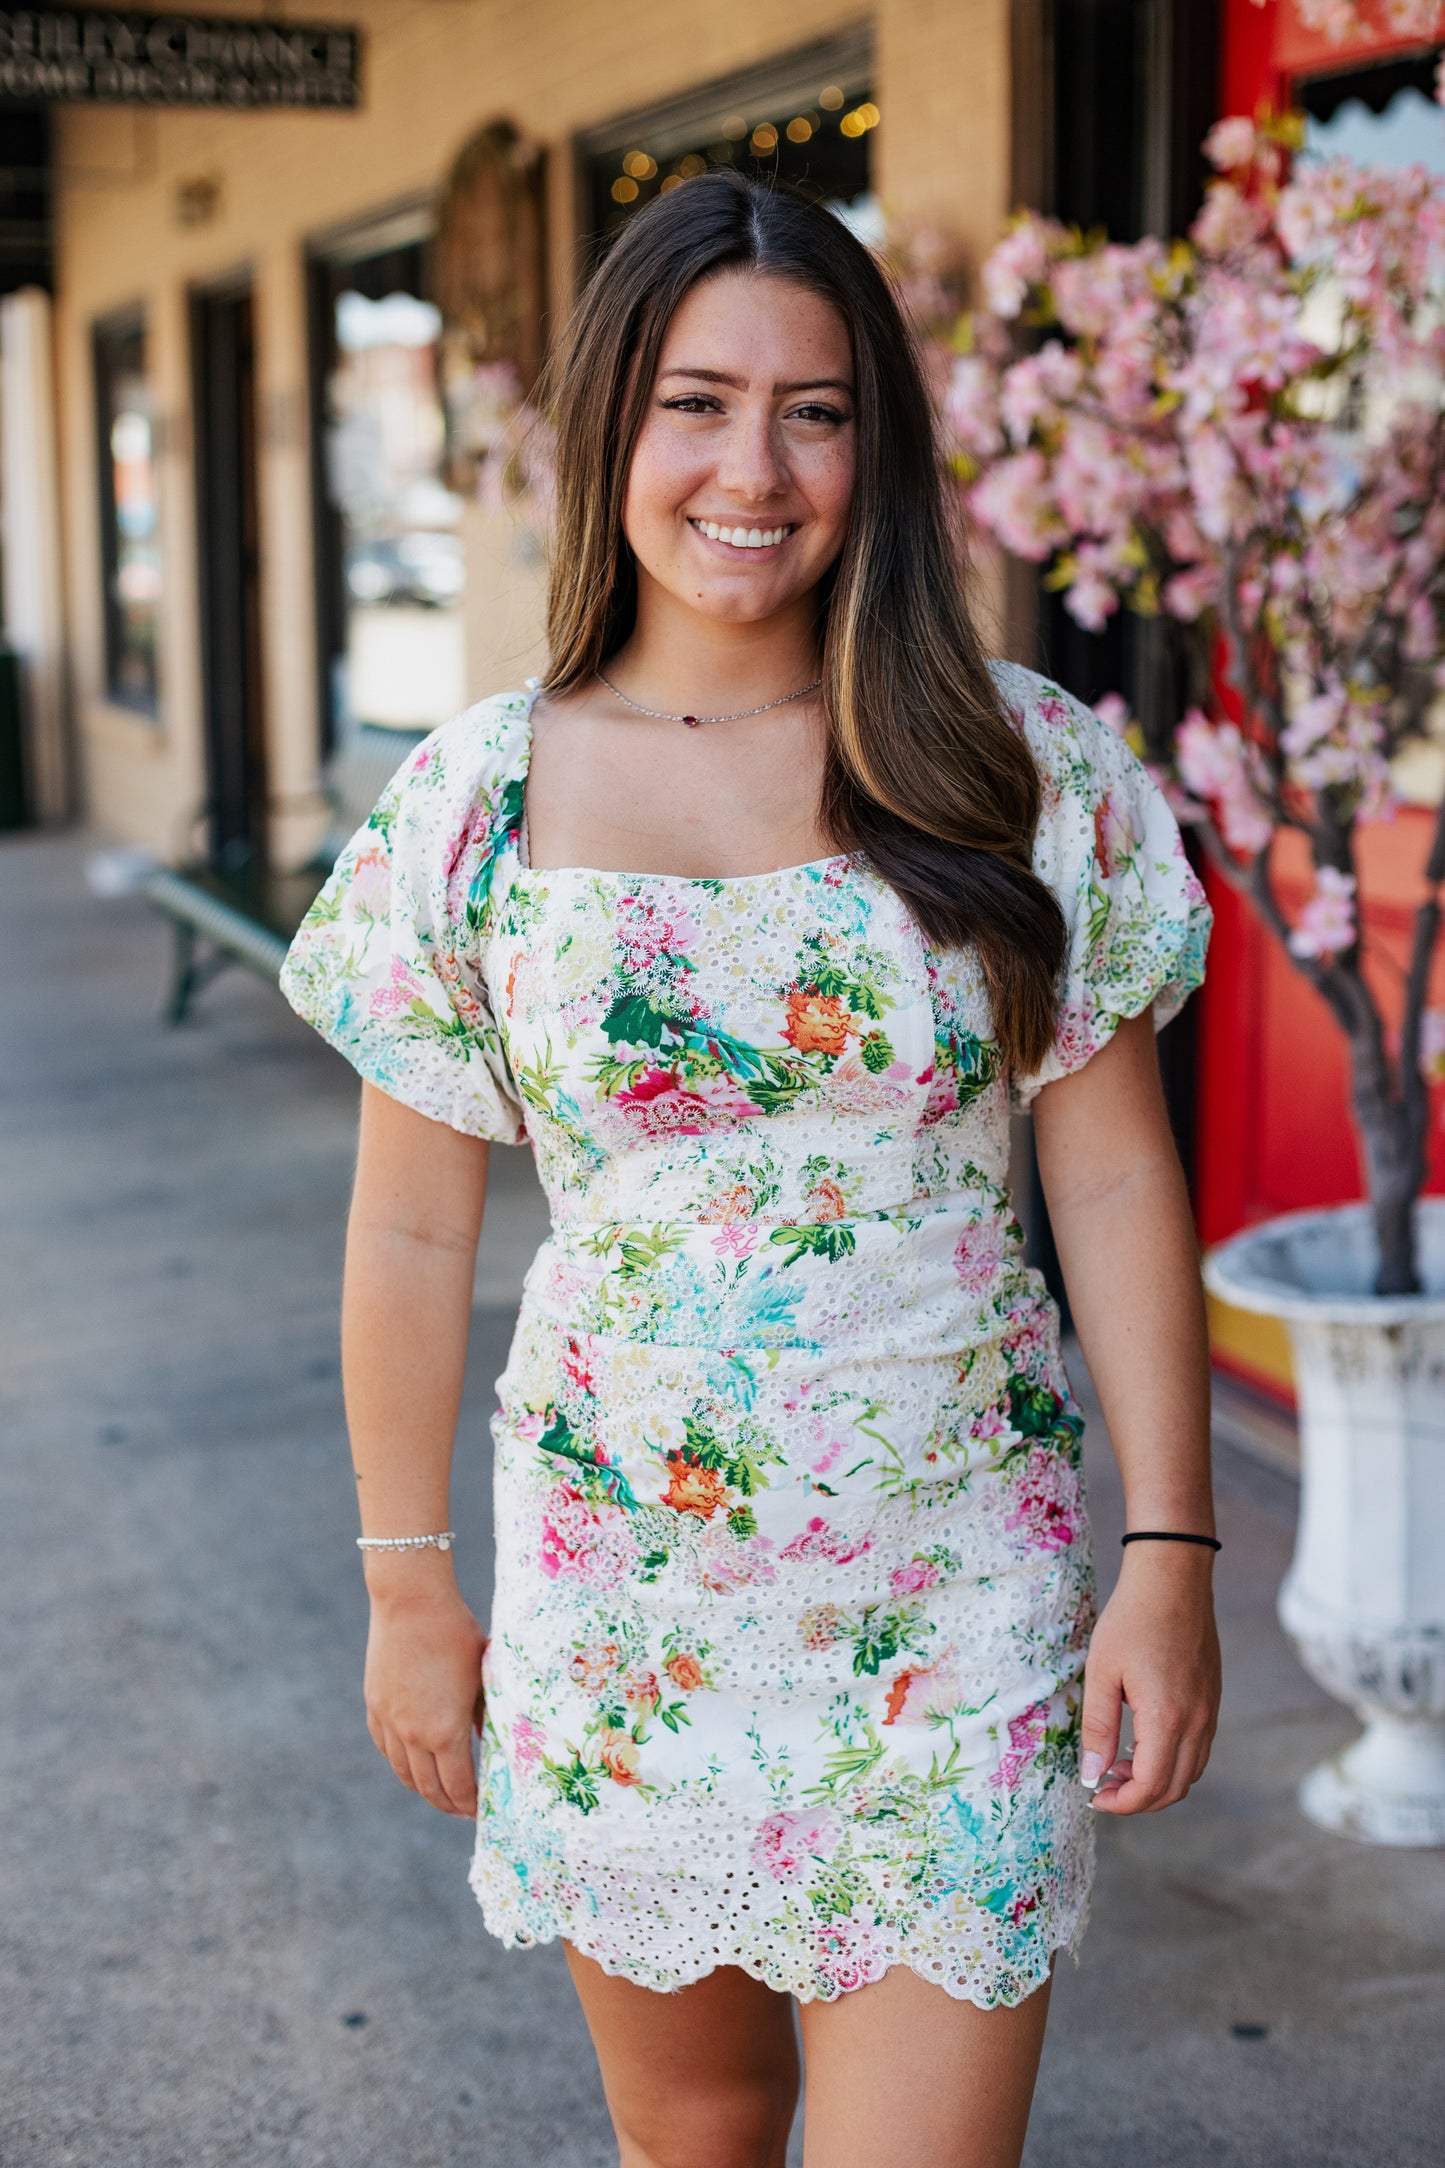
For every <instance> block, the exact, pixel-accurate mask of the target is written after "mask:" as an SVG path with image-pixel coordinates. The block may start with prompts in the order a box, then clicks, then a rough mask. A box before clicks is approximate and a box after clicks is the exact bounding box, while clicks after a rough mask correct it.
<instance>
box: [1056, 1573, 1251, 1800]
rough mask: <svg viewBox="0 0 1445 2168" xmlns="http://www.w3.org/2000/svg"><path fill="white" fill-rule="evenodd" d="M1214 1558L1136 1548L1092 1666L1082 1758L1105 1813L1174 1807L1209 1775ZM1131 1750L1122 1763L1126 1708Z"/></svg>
mask: <svg viewBox="0 0 1445 2168" xmlns="http://www.w3.org/2000/svg"><path fill="white" fill-rule="evenodd" d="M1213 1564H1214V1554H1213V1552H1211V1551H1206V1550H1203V1549H1196V1548H1195V1547H1194V1546H1193V1545H1187V1544H1182V1543H1137V1544H1130V1546H1129V1547H1128V1549H1127V1550H1126V1551H1125V1553H1124V1564H1123V1566H1122V1568H1121V1570H1120V1574H1119V1580H1118V1584H1117V1586H1116V1587H1115V1590H1114V1593H1113V1595H1112V1596H1111V1597H1110V1598H1109V1601H1108V1602H1107V1604H1106V1605H1105V1606H1104V1610H1103V1614H1102V1616H1101V1617H1100V1619H1099V1623H1098V1625H1097V1626H1096V1627H1095V1629H1094V1636H1093V1640H1092V1641H1091V1642H1090V1644H1089V1657H1088V1663H1087V1665H1086V1666H1085V1670H1084V1719H1083V1764H1082V1768H1081V1771H1080V1774H1081V1776H1082V1778H1083V1781H1084V1784H1085V1786H1086V1788H1088V1789H1090V1790H1092V1789H1093V1786H1094V1784H1097V1785H1098V1789H1097V1790H1096V1791H1094V1805H1095V1807H1096V1808H1097V1809H1098V1811H1099V1813H1100V1814H1152V1813H1153V1812H1155V1811H1156V1809H1158V1808H1159V1807H1172V1806H1174V1805H1175V1804H1176V1802H1177V1801H1178V1800H1181V1799H1182V1798H1183V1797H1184V1794H1185V1793H1186V1792H1187V1791H1188V1789H1189V1787H1190V1785H1191V1784H1193V1783H1195V1782H1197V1780H1198V1779H1199V1777H1201V1776H1202V1775H1203V1773H1204V1765H1205V1763H1206V1762H1207V1761H1208V1759H1209V1747H1210V1742H1211V1740H1212V1739H1213V1737H1214V1727H1215V1725H1216V1724H1217V1723H1218V1721H1219V1636H1218V1634H1217V1633H1216V1631H1215V1626H1214V1597H1213V1591H1212V1587H1211V1573H1212V1568H1213ZM1125 1702H1127V1703H1128V1704H1129V1708H1130V1711H1131V1712H1132V1715H1133V1718H1134V1751H1133V1754H1132V1756H1126V1757H1124V1758H1123V1759H1122V1760H1120V1759H1117V1758H1116V1757H1117V1756H1118V1753H1119V1727H1120V1720H1121V1715H1122V1708H1123V1704H1124V1703H1125Z"/></svg>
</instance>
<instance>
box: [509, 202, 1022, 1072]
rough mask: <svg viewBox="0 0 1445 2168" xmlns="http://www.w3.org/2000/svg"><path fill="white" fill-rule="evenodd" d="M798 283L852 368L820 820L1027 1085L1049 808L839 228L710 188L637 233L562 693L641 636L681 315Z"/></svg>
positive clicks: (579, 523) (644, 222)
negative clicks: (669, 344)
mask: <svg viewBox="0 0 1445 2168" xmlns="http://www.w3.org/2000/svg"><path fill="white" fill-rule="evenodd" d="M733 270H739V271H753V272H760V273H766V274H767V275H768V276H770V277H773V278H784V279H790V280H792V281H793V282H794V283H795V284H796V285H799V286H802V287H806V288H807V289H808V290H809V291H810V292H812V293H815V294H818V295H819V296H821V298H822V299H823V300H825V301H827V302H829V303H831V305H832V306H833V307H834V308H835V309H836V310H837V311H838V313H839V315H840V316H841V317H842V318H843V321H844V323H845V324H846V325H847V327H848V332H849V337H850V339H851V341H852V347H853V367H854V373H855V379H856V384H855V413H856V426H857V464H856V478H855V482H854V490H853V501H852V506H851V510H850V514H849V521H848V530H847V535H846V537H845V540H844V543H843V547H842V551H841V553H840V555H839V557H838V560H837V562H836V564H835V565H834V567H833V569H832V571H831V573H830V575H829V576H828V578H827V579H826V580H825V582H824V585H823V591H822V592H821V594H820V597H819V602H820V611H821V623H820V634H821V646H822V672H823V701H824V708H825V713H826V716H827V723H828V749H827V758H826V765H825V770H824V780H823V796H822V805H821V808H820V814H821V819H822V824H823V827H824V830H825V832H826V834H827V836H828V838H829V841H830V842H831V843H832V844H833V845H834V846H835V847H836V848H838V849H841V850H847V851H856V852H858V853H859V854H860V855H862V856H863V857H866V858H867V860H868V861H869V862H870V863H871V864H872V865H873V867H874V868H875V869H876V870H877V872H878V873H879V874H881V876H882V877H883V879H884V880H886V881H887V882H888V883H889V884H890V885H891V886H892V887H893V888H894V889H895V890H896V891H897V893H898V894H899V895H900V896H901V897H902V899H903V901H904V902H905V903H906V904H907V906H908V908H909V910H910V911H911V912H912V914H913V916H914V918H915V919H916V920H917V922H918V924H919V925H920V926H921V927H922V929H923V931H924V933H925V935H926V936H927V938H928V940H929V941H930V942H931V943H932V945H933V946H934V947H935V948H952V947H960V946H962V945H963V944H965V943H970V942H971V943H972V944H973V946H974V947H975V949H976V950H977V952H978V955H979V959H980V961H981V963H982V966H983V970H984V974H985V977H986V979H987V983H988V990H989V994H990V997H991V1001H992V1007H993V1017H994V1030H995V1033H996V1035H997V1037H998V1040H999V1044H1000V1047H1001V1049H1002V1051H1003V1053H1004V1056H1005V1058H1006V1059H1007V1060H1008V1061H1009V1062H1010V1063H1011V1064H1012V1065H1013V1066H1014V1067H1016V1068H1020V1069H1031V1068H1035V1067H1037V1065H1038V1063H1039V1062H1040V1061H1041V1059H1042V1058H1043V1055H1044V1052H1045V1049H1046V1048H1047V1046H1048V1044H1049V1041H1050V1038H1051V1037H1052V1033H1053V1028H1054V1003H1055V986H1056V981H1057V977H1058V973H1059V969H1060V966H1061V964H1062V961H1063V953H1064V938H1065V936H1064V921H1063V916H1062V913H1061V912H1060V910H1059V906H1058V903H1057V901H1056V900H1055V898H1054V895H1053V893H1052V891H1051V890H1050V889H1048V888H1047V887H1046V886H1045V885H1044V883H1043V882H1042V881H1040V880H1039V879H1038V878H1037V877H1036V876H1035V875H1034V873H1033V872H1032V871H1031V869H1030V856H1031V850H1032V844H1033V836H1034V829H1035V827H1036V825H1037V822H1038V817H1039V804H1040V784H1039V776H1038V771H1037V769H1036V768H1035V766H1034V763H1033V760H1032V758H1031V756H1030V754H1029V751H1028V748H1027V746H1026V745H1025V744H1024V743H1023V741H1022V740H1021V739H1020V737H1019V736H1018V735H1017V734H1016V732H1015V731H1014V729H1013V728H1012V726H1011V724H1010V722H1009V720H1008V717H1007V715H1006V713H1005V711H1004V708H1003V704H1002V702H1001V700H1000V697H999V694H998V692H997V690H996V688H995V686H994V683H993V679H992V677H991V676H990V673H989V670H988V667H987V664H986V663H985V661H984V656H983V651H982V649H981V647H980V645H979V641H978V636H977V634H976V633H975V631H974V629H973V625H972V623H971V622H970V619H969V616H968V612H967V609H966V608H965V605H964V601H963V592H962V579H961V564H960V554H959V542H958V537H957V535H956V534H955V532H954V531H953V526H952V523H951V521H950V517H949V509H948V497H947V495H946V492H945V485H944V479H943V471H942V467H941V463H940V458H939V451H938V440H937V435H936V431H935V427H934V420H933V412H932V408H931V405H930V402H929V396H928V391H927V388H926V385H925V382H924V378H923V372H922V369H921V367H920V364H919V359H918V354H917V351H916V348H915V346H914V343H913V340H912V337H911V335H910V333H909V331H908V328H907V326H906V324H905V322H904V318H903V315H902V313H901V311H900V309H899V307H898V304H897V302H896V300H895V299H894V296H893V293H892V290H891V288H890V287H889V284H888V281H887V279H886V278H885V277H884V275H883V273H882V272H881V271H880V269H879V267H878V265H877V263H876V262H875V261H874V259H873V257H872V256H871V255H870V254H869V253H868V251H867V249H866V248H864V247H863V246H862V245H861V243H859V242H858V241H857V240H855V239H854V237H853V235H852V234H850V233H849V232H848V230H847V229H846V227H844V226H843V225H842V223H841V222H840V221H839V220H838V219H836V218H834V217H833V216H832V214H831V213H830V212H828V211H825V210H822V209H820V208H818V207H817V206H815V205H813V204H810V203H808V202H806V201H805V200H804V199H803V198H802V197H800V196H796V195H794V194H792V193H791V192H790V191H789V190H787V189H785V188H770V187H760V186H758V185H757V184H756V183H754V182H749V181H745V180H744V179H742V177H741V176H740V175H738V174H734V173H729V172H713V173H708V174H702V175H699V176H698V178H697V179H696V180H692V181H689V182H687V183H686V184H685V186H683V187H681V188H677V189H672V190H670V191H669V192H668V193H667V194H666V195H664V196H659V197H657V198H656V199H655V200H654V201H653V202H652V203H651V204H649V205H648V207H647V208H646V210H644V211H641V212H639V213H638V214H637V216H636V217H635V218H633V219H632V220H630V221H629V223H628V224H627V226H626V227H625V228H624V229H623V231H622V233H621V234H620V236H619V237H618V239H617V240H616V242H615V243H614V244H613V246H612V248H611V250H610V252H609V253H608V254H607V256H605V257H604V258H603V260H602V262H601V263H600V264H599V266H598V267H597V269H596V270H595V272H594V273H593V275H592V277H591V279H590V280H589V281H588V284H587V287H586V289H585V291H584V293H583V295H582V297H581V300H580V301H579V303H578V306H577V309H576V311H575V313H574V315H573V318H572V321H571V324H570V327H569V331H568V336H567V339H566V341H565V343H564V346H563V348H562V350H561V352H560V354H559V356H558V358H557V363H556V365H555V367H554V370H553V372H552V381H551V392H550V398H549V404H550V406H551V408H552V411H553V412H554V414H555V416H556V421H557V534H558V538H559V544H558V547H557V550H556V553H555V558H554V563H553V569H552V585H551V595H550V599H549V606H548V633H549V637H550V643H551V657H552V659H551V667H550V670H549V672H548V676H547V679H546V684H547V689H548V690H549V691H551V692H557V693H561V692H566V691H569V690H570V689H572V688H573V687H576V686H579V685H582V684H585V683H586V682H587V681H588V680H590V679H591V678H592V677H593V676H594V675H595V673H596V672H597V670H598V669H599V668H600V667H601V666H603V665H604V664H605V663H606V661H607V658H608V656H609V655H611V654H613V653H615V652H616V650H617V649H618V648H619V647H620V646H621V645H622V644H623V642H624V641H625V640H626V639H627V637H628V635H629V634H630V633H631V631H632V627H633V622H634V619H635V616H636V610H637V575H636V568H635V565H634V563H633V558H632V551H631V549H630V548H629V546H628V543H627V539H626V536H625V535H624V533H623V529H622V510H623V499H624V495H625V491H626V486H627V473H628V468H629V466H630V464H631V460H632V453H633V448H634V446H635V444H636V442H637V437H638V432H639V430H640V428H641V426H642V419H643V415H644V413H645V411H646V408H647V402H648V399H649V397H650V395H651V391H652V385H653V381H654V378H655V376H656V373H657V363H658V356H659V353H660V350H661V346H662V340H663V335H664V333H665V332H666V329H667V326H668V323H669V322H670V320H671V318H672V315H673V312H674V311H675V310H676V308H677V306H678V304H679V303H680V302H681V300H682V299H683V296H684V295H685V294H686V293H687V292H688V291H689V290H690V288H692V287H693V286H695V285H696V284H697V283H698V281H699V280H701V279H705V278H709V277H712V276H714V275H716V274H717V273H719V272H722V271H733Z"/></svg>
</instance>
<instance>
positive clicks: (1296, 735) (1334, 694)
mask: <svg viewBox="0 0 1445 2168" xmlns="http://www.w3.org/2000/svg"><path fill="white" fill-rule="evenodd" d="M1344 712H1345V694H1344V690H1343V688H1342V687H1341V686H1339V685H1333V686H1331V687H1329V688H1328V689H1327V690H1326V691H1324V692H1321V693H1314V694H1312V695H1311V697H1310V698H1309V699H1308V700H1303V701H1301V702H1300V704H1299V706H1298V707H1297V708H1296V709H1295V711H1294V714H1293V716H1292V717H1291V719H1290V722H1289V723H1288V725H1287V726H1286V728H1285V729H1284V730H1283V731H1281V733H1280V740H1279V742H1280V745H1281V747H1282V748H1283V750H1284V751H1285V752H1286V753H1294V754H1300V753H1308V752H1310V751H1311V750H1312V748H1313V747H1315V746H1316V745H1318V744H1319V742H1320V740H1321V738H1327V737H1329V736H1330V734H1331V733H1332V732H1333V731H1334V730H1335V729H1336V728H1337V727H1338V725H1339V723H1340V721H1341V718H1342V717H1343V715H1344Z"/></svg>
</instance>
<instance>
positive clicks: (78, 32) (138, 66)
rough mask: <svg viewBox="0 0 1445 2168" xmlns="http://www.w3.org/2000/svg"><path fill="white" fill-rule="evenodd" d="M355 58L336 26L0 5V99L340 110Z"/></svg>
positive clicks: (355, 36)
mask: <svg viewBox="0 0 1445 2168" xmlns="http://www.w3.org/2000/svg"><path fill="white" fill-rule="evenodd" d="M360 58H361V36H360V33H359V32H358V31H357V30H354V29H350V28H348V27H346V26H345V25H344V24H339V23H293V22H278V21H275V20H271V21H234V20H230V19H227V18H226V17H223V16H219V15H158V14H153V13H151V12H150V11H149V10H140V11H130V10H113V9H110V8H66V7H45V8H15V7H3V6H0V99H3V98H63V99H78V100H96V101H104V102H107V103H117V102H118V103H120V104H123V105H220V106H230V107H236V106H258V105H296V106H333V107H349V106H356V105H359V104H360V103H361V83H360V73H359V69H360Z"/></svg>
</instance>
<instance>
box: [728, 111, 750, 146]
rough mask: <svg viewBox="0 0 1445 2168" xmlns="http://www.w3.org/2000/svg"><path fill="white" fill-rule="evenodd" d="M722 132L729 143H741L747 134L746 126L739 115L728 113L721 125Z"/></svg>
mask: <svg viewBox="0 0 1445 2168" xmlns="http://www.w3.org/2000/svg"><path fill="white" fill-rule="evenodd" d="M722 132H723V134H724V135H725V136H726V137H727V139H728V141H729V142H730V143H741V141H742V139H743V137H744V136H745V135H746V134H747V132H748V124H747V122H746V121H745V120H744V119H743V116H742V114H741V113H729V115H728V117H727V119H726V120H725V121H724V122H723V124H722Z"/></svg>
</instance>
